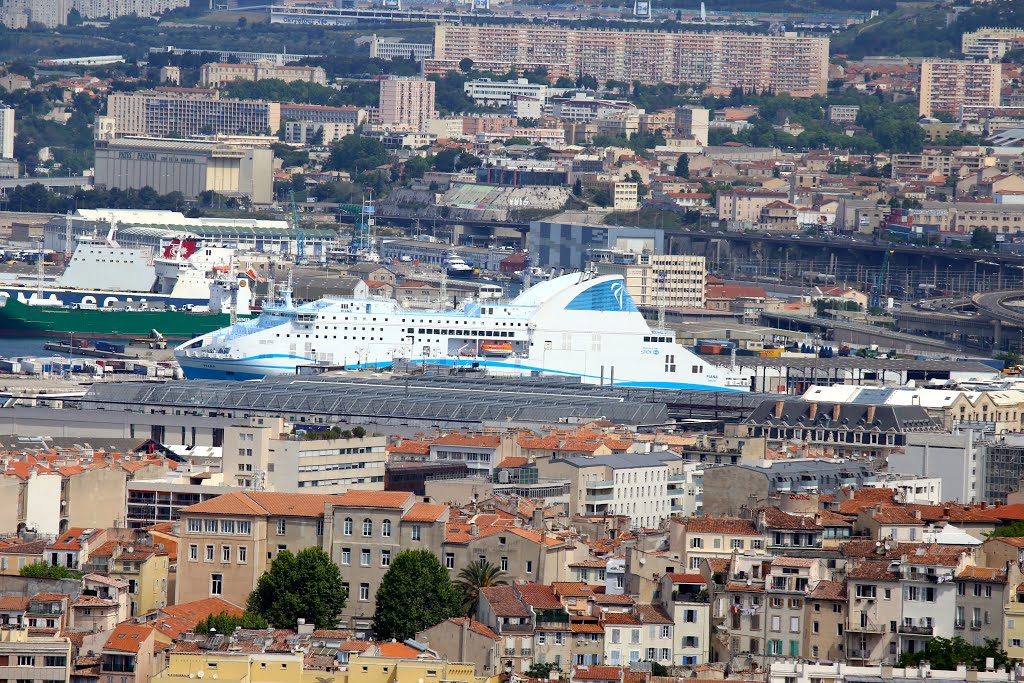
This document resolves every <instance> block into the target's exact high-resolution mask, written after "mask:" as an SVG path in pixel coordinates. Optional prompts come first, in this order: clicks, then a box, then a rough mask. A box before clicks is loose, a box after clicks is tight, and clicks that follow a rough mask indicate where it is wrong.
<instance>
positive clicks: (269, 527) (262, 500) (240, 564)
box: [175, 491, 352, 605]
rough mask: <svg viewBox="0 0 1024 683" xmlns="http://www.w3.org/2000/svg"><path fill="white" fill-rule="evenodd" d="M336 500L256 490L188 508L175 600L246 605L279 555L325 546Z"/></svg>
mask: <svg viewBox="0 0 1024 683" xmlns="http://www.w3.org/2000/svg"><path fill="white" fill-rule="evenodd" d="M331 499H332V497H331V496H326V495H314V494H303V495H297V494H291V493H270V492H256V491H252V492H245V493H242V492H236V493H229V494H227V495H223V496H218V497H217V498H213V499H211V500H208V501H205V502H202V503H198V504H196V505H192V506H190V507H187V508H183V509H182V510H181V522H180V524H181V541H180V543H179V545H178V578H177V595H176V599H175V602H176V603H182V602H192V601H194V600H202V599H204V598H210V597H217V598H221V599H223V600H227V601H228V602H231V603H234V604H236V605H244V604H245V603H246V600H247V599H248V597H249V593H251V592H252V590H253V588H255V586H256V582H257V581H258V580H259V577H260V576H262V575H263V573H264V572H265V571H266V570H267V569H269V568H270V563H271V561H272V560H273V558H274V557H275V556H276V555H277V553H279V552H281V551H282V550H290V551H292V552H299V551H300V550H302V549H304V548H308V547H310V546H322V545H323V538H324V524H323V515H324V506H325V505H326V504H327V503H328V502H330V501H331ZM349 602H350V603H351V602H352V601H351V600H349Z"/></svg>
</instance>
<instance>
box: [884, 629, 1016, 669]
mask: <svg viewBox="0 0 1024 683" xmlns="http://www.w3.org/2000/svg"><path fill="white" fill-rule="evenodd" d="M988 657H991V658H992V659H993V660H994V661H995V666H994V667H993V668H994V669H996V670H999V669H1004V670H1005V668H1006V666H1007V663H1008V662H1009V657H1007V655H1006V652H1005V651H1003V650H1002V649H1000V647H999V641H998V640H996V639H994V638H988V639H986V640H985V644H984V645H971V644H970V643H968V642H967V641H966V640H964V639H963V638H961V637H960V636H957V637H956V638H939V637H937V638H932V639H931V640H929V641H928V642H927V643H926V644H925V646H924V649H921V650H918V651H916V652H904V653H903V654H902V655H900V658H899V666H917V665H918V664H920V663H921V662H928V663H930V664H931V667H932V668H933V669H941V670H943V671H952V670H954V669H956V668H957V666H959V665H961V664H966V665H967V666H973V667H976V668H977V669H979V670H985V669H987V668H988V667H987V666H986V665H985V660H986V658H988Z"/></svg>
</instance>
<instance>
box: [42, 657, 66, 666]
mask: <svg viewBox="0 0 1024 683" xmlns="http://www.w3.org/2000/svg"><path fill="white" fill-rule="evenodd" d="M67 665H68V658H67V657H64V656H47V657H43V666H67Z"/></svg>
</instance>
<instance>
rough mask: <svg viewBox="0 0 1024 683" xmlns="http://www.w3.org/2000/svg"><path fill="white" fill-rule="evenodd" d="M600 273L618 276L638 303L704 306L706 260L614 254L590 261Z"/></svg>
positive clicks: (699, 257)
mask: <svg viewBox="0 0 1024 683" xmlns="http://www.w3.org/2000/svg"><path fill="white" fill-rule="evenodd" d="M594 269H595V270H596V271H597V272H598V273H599V274H601V275H621V276H622V278H623V280H624V281H625V283H626V288H627V289H628V290H629V294H630V296H632V297H633V300H634V301H635V302H636V304H637V305H638V306H658V305H660V304H664V305H665V306H666V307H668V308H704V290H705V284H706V282H707V263H706V260H705V258H704V257H703V256H690V255H687V254H649V253H643V254H616V255H615V258H614V259H611V260H602V261H598V262H596V263H595V264H594Z"/></svg>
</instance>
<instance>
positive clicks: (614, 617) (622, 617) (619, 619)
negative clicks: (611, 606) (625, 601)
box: [601, 612, 642, 626]
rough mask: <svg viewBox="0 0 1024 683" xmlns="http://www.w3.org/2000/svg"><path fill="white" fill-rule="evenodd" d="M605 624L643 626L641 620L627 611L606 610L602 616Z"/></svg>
mask: <svg viewBox="0 0 1024 683" xmlns="http://www.w3.org/2000/svg"><path fill="white" fill-rule="evenodd" d="M601 619H602V621H603V622H604V623H605V624H611V625H613V626H641V625H642V624H641V623H640V620H639V619H637V618H636V617H635V616H634V615H632V614H629V613H627V612H605V613H604V614H603V615H602V617H601Z"/></svg>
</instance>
